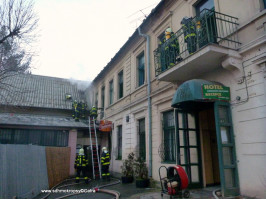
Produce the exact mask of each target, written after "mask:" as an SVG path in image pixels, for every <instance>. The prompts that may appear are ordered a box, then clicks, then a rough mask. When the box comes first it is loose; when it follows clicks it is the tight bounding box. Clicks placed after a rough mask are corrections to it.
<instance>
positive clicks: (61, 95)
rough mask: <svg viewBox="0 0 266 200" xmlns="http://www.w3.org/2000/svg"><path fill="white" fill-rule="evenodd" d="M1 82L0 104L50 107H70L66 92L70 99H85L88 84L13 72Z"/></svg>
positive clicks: (70, 102) (70, 103)
mask: <svg viewBox="0 0 266 200" xmlns="http://www.w3.org/2000/svg"><path fill="white" fill-rule="evenodd" d="M77 82H78V83H77ZM3 83H4V84H3ZM3 83H2V82H1V83H0V86H1V87H0V104H2V105H11V106H26V107H38V108H52V109H72V101H71V100H66V94H70V95H71V96H72V100H77V101H81V100H85V96H84V91H85V86H89V83H88V82H86V81H76V82H74V81H71V80H68V79H62V78H55V77H47V76H40V75H32V74H13V75H11V76H9V77H8V78H5V79H4V80H3ZM2 86H4V89H3V88H2ZM81 86H83V88H82V87H81Z"/></svg>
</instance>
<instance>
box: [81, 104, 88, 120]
mask: <svg viewBox="0 0 266 200" xmlns="http://www.w3.org/2000/svg"><path fill="white" fill-rule="evenodd" d="M80 104H81V117H82V119H87V104H86V103H84V102H83V101H82V102H81V103H80Z"/></svg>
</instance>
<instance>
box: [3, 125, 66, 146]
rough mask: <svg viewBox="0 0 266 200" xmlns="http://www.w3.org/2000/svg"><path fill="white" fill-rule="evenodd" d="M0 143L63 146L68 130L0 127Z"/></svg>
mask: <svg viewBox="0 0 266 200" xmlns="http://www.w3.org/2000/svg"><path fill="white" fill-rule="evenodd" d="M0 144H33V145H39V146H56V147H65V146H68V131H59V130H29V129H0Z"/></svg>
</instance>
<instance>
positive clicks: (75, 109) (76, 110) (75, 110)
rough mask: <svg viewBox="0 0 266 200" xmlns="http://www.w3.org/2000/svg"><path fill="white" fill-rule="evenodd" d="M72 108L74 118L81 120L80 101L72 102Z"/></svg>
mask: <svg viewBox="0 0 266 200" xmlns="http://www.w3.org/2000/svg"><path fill="white" fill-rule="evenodd" d="M72 110H73V114H72V117H73V119H75V121H79V103H78V102H77V101H76V100H75V101H74V102H73V103H72Z"/></svg>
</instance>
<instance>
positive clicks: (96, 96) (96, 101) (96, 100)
mask: <svg viewBox="0 0 266 200" xmlns="http://www.w3.org/2000/svg"><path fill="white" fill-rule="evenodd" d="M95 106H96V107H98V92H96V94H95Z"/></svg>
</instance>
